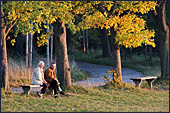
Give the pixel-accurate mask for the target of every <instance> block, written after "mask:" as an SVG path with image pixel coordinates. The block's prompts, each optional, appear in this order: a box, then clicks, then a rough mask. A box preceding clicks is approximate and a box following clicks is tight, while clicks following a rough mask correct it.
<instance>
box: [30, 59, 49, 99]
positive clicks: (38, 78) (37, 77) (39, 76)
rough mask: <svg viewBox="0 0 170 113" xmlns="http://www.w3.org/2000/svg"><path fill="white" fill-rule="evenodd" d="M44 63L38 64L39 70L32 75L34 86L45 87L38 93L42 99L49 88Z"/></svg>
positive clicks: (36, 69) (35, 70)
mask: <svg viewBox="0 0 170 113" xmlns="http://www.w3.org/2000/svg"><path fill="white" fill-rule="evenodd" d="M43 67H44V62H43V61H40V62H39V63H38V66H37V68H35V69H34V71H33V75H32V84H34V85H43V88H42V89H41V90H40V91H38V92H37V95H38V96H39V97H40V98H42V97H43V94H44V93H45V91H46V89H47V88H48V86H49V84H48V83H47V82H46V81H45V79H44V73H43Z"/></svg>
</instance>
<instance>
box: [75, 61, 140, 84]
mask: <svg viewBox="0 0 170 113" xmlns="http://www.w3.org/2000/svg"><path fill="white" fill-rule="evenodd" d="M76 64H77V66H78V67H79V68H80V69H81V70H85V71H87V72H89V73H91V74H92V77H91V78H88V79H87V80H84V81H78V82H74V83H73V85H81V86H84V87H91V86H92V87H93V86H100V85H104V84H105V82H104V80H103V77H104V75H106V72H107V71H108V70H112V67H111V66H103V65H96V64H89V63H83V62H76ZM139 76H140V77H141V76H143V75H142V73H140V72H137V71H135V70H132V69H128V68H122V79H123V82H128V83H133V81H132V80H130V78H133V77H139ZM109 78H112V77H111V76H110V77H109Z"/></svg>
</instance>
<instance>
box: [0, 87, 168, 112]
mask: <svg viewBox="0 0 170 113" xmlns="http://www.w3.org/2000/svg"><path fill="white" fill-rule="evenodd" d="M65 92H66V93H67V94H69V96H60V95H59V98H54V97H53V96H51V95H47V94H45V95H44V98H42V99H40V98H39V97H38V96H37V95H36V93H31V95H29V96H27V95H24V94H21V93H19V94H18V93H17V94H13V93H10V92H8V93H7V92H6V94H5V92H4V91H3V90H2V92H1V111H2V112H11V111H12V112H168V111H169V90H168V91H157V90H148V89H138V88H124V89H118V88H105V87H96V88H82V87H77V86H74V87H70V88H69V89H65Z"/></svg>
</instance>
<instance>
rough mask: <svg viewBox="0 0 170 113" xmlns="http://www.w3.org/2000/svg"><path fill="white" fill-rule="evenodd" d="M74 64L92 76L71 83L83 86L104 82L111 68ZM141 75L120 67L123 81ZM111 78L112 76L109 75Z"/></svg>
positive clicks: (20, 90)
mask: <svg viewBox="0 0 170 113" xmlns="http://www.w3.org/2000/svg"><path fill="white" fill-rule="evenodd" d="M76 65H77V66H78V67H79V68H80V69H81V70H85V71H87V72H89V73H91V74H92V77H90V78H88V79H87V80H84V81H78V82H73V83H72V84H73V85H81V86H83V87H93V86H100V85H104V84H105V82H104V80H103V77H104V75H106V72H107V71H108V70H112V67H111V66H103V65H96V64H89V63H83V62H76ZM139 76H143V75H142V74H141V73H140V72H137V71H135V70H132V69H128V68H122V79H123V82H128V83H133V81H132V80H130V78H133V77H139ZM109 78H112V77H109ZM40 89H41V88H32V91H31V92H34V91H39V90H40ZM11 91H14V92H23V90H22V88H13V89H11Z"/></svg>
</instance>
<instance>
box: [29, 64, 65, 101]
mask: <svg viewBox="0 0 170 113" xmlns="http://www.w3.org/2000/svg"><path fill="white" fill-rule="evenodd" d="M43 67H44V62H43V61H40V62H39V63H38V66H37V68H35V69H34V71H33V76H32V84H34V85H43V88H42V89H41V90H40V91H38V92H37V95H38V96H39V97H40V98H42V97H43V94H44V93H45V92H46V89H47V88H48V87H52V89H53V90H54V94H55V96H54V97H55V98H57V97H58V91H57V90H59V92H60V94H62V95H64V94H65V93H64V91H62V89H61V88H60V82H59V81H58V79H57V77H56V73H55V68H56V64H55V63H51V66H50V67H49V68H48V69H47V70H46V71H45V72H43Z"/></svg>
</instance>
